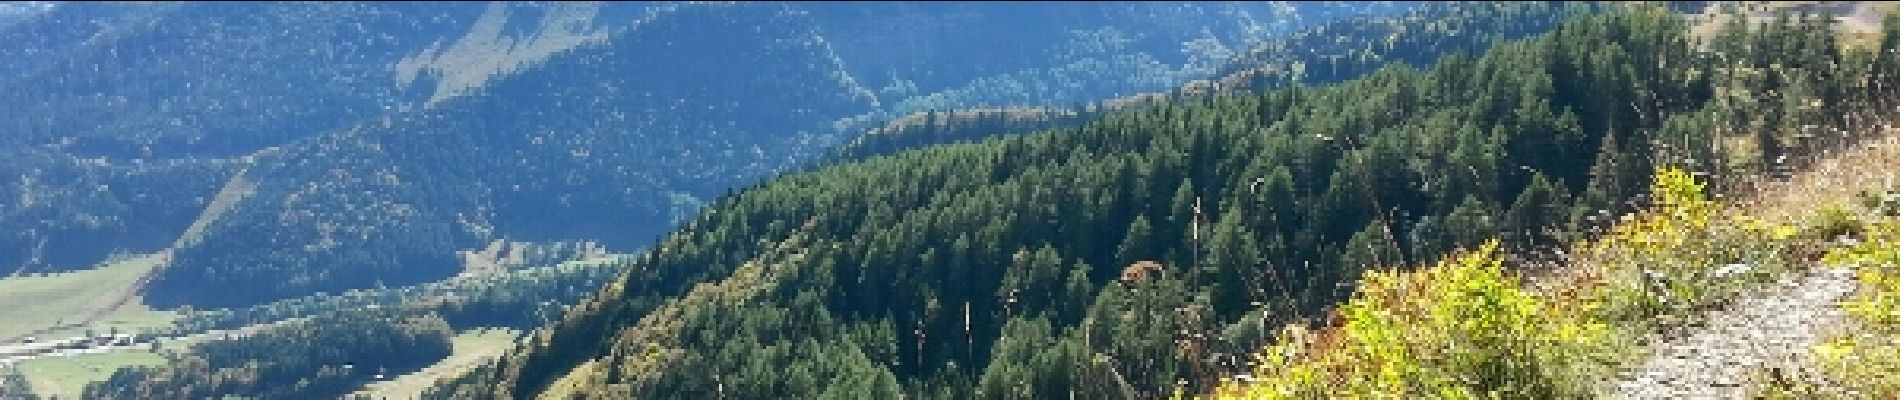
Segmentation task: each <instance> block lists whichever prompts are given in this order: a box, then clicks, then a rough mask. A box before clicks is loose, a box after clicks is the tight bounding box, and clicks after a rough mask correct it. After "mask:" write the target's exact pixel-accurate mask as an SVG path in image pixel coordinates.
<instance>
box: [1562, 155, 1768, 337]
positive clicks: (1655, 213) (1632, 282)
mask: <svg viewBox="0 0 1900 400" xmlns="http://www.w3.org/2000/svg"><path fill="white" fill-rule="evenodd" d="M1651 190H1652V191H1651V193H1653V194H1652V196H1654V198H1653V199H1652V202H1653V205H1652V208H1651V209H1650V210H1649V211H1648V212H1646V213H1644V214H1641V215H1638V216H1635V217H1632V218H1629V219H1628V220H1626V221H1625V222H1624V223H1622V224H1619V225H1618V226H1616V227H1615V228H1612V229H1611V230H1610V232H1608V233H1607V234H1605V235H1604V236H1603V237H1602V238H1600V239H1598V240H1596V241H1594V242H1591V243H1588V244H1586V245H1584V246H1583V248H1582V251H1581V253H1582V256H1581V257H1580V258H1582V259H1584V261H1585V263H1586V264H1588V267H1591V268H1596V269H1597V270H1598V271H1600V272H1601V273H1602V274H1603V275H1604V280H1603V283H1604V285H1603V287H1601V288H1598V290H1597V291H1596V292H1595V293H1594V295H1595V296H1596V297H1597V298H1598V299H1599V301H1602V302H1604V303H1605V304H1606V310H1605V313H1606V317H1607V318H1609V319H1610V320H1613V321H1618V322H1619V325H1626V326H1631V327H1633V328H1635V329H1636V330H1639V331H1640V330H1643V329H1645V328H1647V327H1649V326H1656V327H1663V328H1668V327H1673V326H1677V325H1680V324H1682V323H1684V322H1686V321H1687V320H1688V319H1689V318H1690V316H1693V315H1695V314H1698V313H1699V312H1700V311H1704V310H1707V309H1710V308H1714V307H1718V306H1720V305H1721V304H1722V301H1723V300H1724V299H1730V298H1733V297H1735V295H1737V294H1740V293H1741V291H1743V290H1747V289H1748V288H1751V287H1755V286H1756V285H1759V284H1761V283H1764V282H1767V281H1768V280H1769V279H1770V278H1772V277H1774V276H1777V275H1778V274H1779V273H1780V272H1782V271H1786V270H1788V269H1789V266H1790V265H1792V260H1790V258H1789V254H1791V249H1792V246H1794V244H1793V243H1794V241H1793V240H1791V239H1794V238H1796V237H1797V236H1798V235H1800V233H1801V232H1800V229H1798V228H1795V227H1793V226H1789V225H1785V224H1779V223H1775V222H1770V221H1764V220H1761V219H1758V218H1755V217H1751V216H1748V215H1741V214H1724V213H1721V211H1722V210H1721V209H1719V208H1718V207H1717V206H1716V204H1715V203H1714V202H1712V201H1709V200H1708V199H1707V197H1706V195H1705V194H1704V190H1705V188H1704V186H1703V184H1702V183H1700V182H1698V181H1696V179H1695V177H1693V176H1692V175H1690V174H1689V173H1687V172H1684V171H1682V170H1680V169H1675V168H1662V169H1660V170H1658V171H1657V173H1656V178H1655V181H1654V183H1653V184H1652V189H1651Z"/></svg>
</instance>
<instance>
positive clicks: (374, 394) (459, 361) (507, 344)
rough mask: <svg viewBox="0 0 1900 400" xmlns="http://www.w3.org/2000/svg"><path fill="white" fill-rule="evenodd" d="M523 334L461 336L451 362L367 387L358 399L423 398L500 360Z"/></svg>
mask: <svg viewBox="0 0 1900 400" xmlns="http://www.w3.org/2000/svg"><path fill="white" fill-rule="evenodd" d="M520 336H521V332H520V331H516V330H512V329H479V330H473V331H468V332H462V333H461V334H457V335H455V337H454V338H453V339H451V340H452V341H453V343H454V345H455V350H454V353H452V354H450V355H449V357H448V358H445V359H442V361H438V362H436V363H435V364H434V365H430V366H428V367H425V368H423V369H422V370H421V371H416V372H414V373H410V374H407V375H403V376H398V377H395V378H394V379H390V380H386V381H381V382H376V383H372V384H370V385H369V386H368V387H364V388H363V390H361V391H358V392H357V393H356V395H363V396H369V397H371V398H377V399H414V398H418V397H421V395H422V391H423V390H424V389H428V388H429V387H432V386H434V385H435V382H436V380H438V379H444V378H450V377H454V376H457V375H461V374H462V373H463V372H466V371H467V370H468V369H469V368H473V367H475V366H477V365H480V364H481V363H482V362H485V361H487V360H489V359H492V358H494V357H497V356H500V355H501V354H502V353H505V352H507V351H508V349H510V348H512V347H514V344H515V339H516V338H518V337H520Z"/></svg>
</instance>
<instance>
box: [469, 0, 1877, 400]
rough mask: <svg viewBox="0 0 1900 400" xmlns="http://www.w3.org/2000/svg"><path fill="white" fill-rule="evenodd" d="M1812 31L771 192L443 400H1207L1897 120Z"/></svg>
mask: <svg viewBox="0 0 1900 400" xmlns="http://www.w3.org/2000/svg"><path fill="white" fill-rule="evenodd" d="M1814 23H1817V22H1814V21H1813V20H1803V21H1790V20H1786V19H1784V20H1782V21H1781V22H1777V23H1773V24H1769V25H1768V26H1767V27H1765V28H1762V29H1760V30H1757V31H1755V32H1754V33H1751V34H1730V35H1726V36H1722V37H1720V38H1718V39H1717V40H1715V41H1714V42H1713V43H1711V44H1709V46H1710V47H1709V49H1710V51H1698V49H1697V47H1695V45H1694V44H1693V43H1692V42H1691V41H1690V40H1689V38H1688V36H1687V34H1686V31H1687V29H1686V28H1687V24H1686V23H1685V22H1684V20H1683V19H1682V18H1681V17H1680V16H1678V15H1674V14H1671V13H1668V12H1667V11H1665V10H1661V9H1657V8H1650V7H1635V8H1632V9H1630V10H1625V11H1620V12H1617V13H1614V14H1612V15H1609V16H1604V17H1590V18H1584V19H1581V20H1577V21H1572V22H1569V23H1566V24H1565V25H1563V26H1562V27H1560V28H1559V29H1557V30H1556V31H1554V32H1551V33H1548V34H1545V35H1541V36H1540V37H1538V38H1536V39H1533V40H1528V41H1521V42H1515V43H1510V44H1506V45H1502V46H1499V47H1496V48H1493V49H1492V50H1491V51H1489V52H1486V53H1485V54H1484V55H1482V56H1452V57H1446V58H1444V59H1442V60H1440V61H1438V62H1437V63H1436V64H1434V65H1433V66H1431V67H1430V68H1428V69H1424V70H1419V69H1414V68H1410V67H1406V66H1402V65H1393V66H1388V67H1385V68H1382V69H1380V70H1379V71H1377V72H1375V73H1372V74H1371V75H1369V76H1367V77H1364V78H1361V79H1357V80H1352V81H1349V82H1346V83H1342V84H1340V85H1337V86H1331V87H1292V88H1286V89H1280V90H1272V91H1265V92H1260V93H1249V94H1230V95H1222V96H1212V97H1206V98H1200V99H1195V100H1189V101H1180V102H1175V103H1170V104H1166V105H1161V106H1156V107H1147V108H1139V109H1134V110H1127V111H1122V112H1116V113H1112V114H1110V115H1108V116H1107V117H1105V118H1103V119H1101V120H1099V121H1095V122H1091V123H1088V124H1086V125H1084V126H1082V127H1079V128H1074V129H1064V130H1057V131H1052V132H1044V133H1038V134H1032V135H1024V136H1014V137H1006V138H999V139H993V140H987V141H983V142H980V143H973V144H961V145H949V146H939V147H930V148H926V149H921V150H916V151H909V152H904V153H899V154H897V155H894V156H888V157H877V158H873V159H870V160H867V161H865V162H861V163H849V164H843V165H836V166H832V167H828V168H824V169H821V170H818V171H813V172H809V173H800V174H794V175H790V176H786V177H784V178H781V179H779V180H775V181H773V182H770V183H766V184H763V185H761V186H759V187H756V188H752V189H749V190H746V191H743V192H741V193H739V194H736V195H734V196H730V197H726V198H723V199H721V200H720V201H719V202H717V203H716V204H715V205H714V206H712V207H711V209H710V210H708V211H707V212H706V213H704V214H703V215H702V216H701V217H699V218H697V219H695V220H694V221H693V222H692V223H691V224H690V225H688V226H687V227H686V228H684V229H683V230H681V231H680V232H677V233H675V234H673V235H670V236H669V237H668V238H667V239H666V240H664V241H663V242H662V244H661V245H660V246H659V247H658V248H657V249H656V250H655V251H654V252H652V253H651V254H649V255H647V256H646V257H645V258H644V259H642V260H641V261H639V262H636V263H635V264H634V266H633V267H632V270H631V271H630V273H629V274H628V275H627V276H626V277H625V278H624V279H623V280H622V281H620V282H617V283H615V284H613V285H610V286H609V287H608V288H607V289H606V290H605V291H604V292H602V294H601V295H599V297H598V298H596V299H594V300H592V301H589V302H588V303H586V304H585V305H583V306H582V307H579V308H577V309H576V310H575V311H573V312H570V313H569V315H568V318H567V319H566V321H563V322H562V323H561V324H559V325H557V326H556V327H555V328H554V329H553V330H550V331H547V332H544V333H542V334H541V335H540V336H539V337H537V338H536V342H535V343H534V344H533V345H531V346H529V347H526V348H524V349H522V351H521V352H519V354H516V355H514V356H512V357H510V358H508V359H505V360H504V361H502V362H501V363H499V364H497V365H496V366H494V367H492V368H489V369H487V370H484V371H480V372H478V373H476V374H473V375H471V376H469V377H467V378H465V379H464V380H463V381H462V382H459V384H457V385H454V386H451V387H449V388H447V389H445V390H443V391H441V392H439V393H438V394H440V395H445V396H456V395H472V394H481V395H490V396H501V397H510V396H514V397H525V396H533V395H535V394H537V393H544V392H546V393H545V394H557V395H567V394H577V395H594V396H608V397H612V396H620V395H628V394H631V395H635V396H658V397H668V396H687V397H693V396H705V395H711V394H712V393H714V392H720V393H724V394H726V395H739V396H745V397H787V396H789V397H810V396H818V395H822V394H827V393H829V394H843V393H855V394H864V393H884V394H893V393H899V392H902V393H911V394H915V395H926V396H931V397H968V396H972V395H979V394H980V395H983V396H993V397H1017V396H1028V397H1047V396H1055V395H1058V394H1066V393H1079V394H1083V395H1090V396H1110V395H1128V396H1139V397H1146V396H1157V395H1162V394H1165V393H1168V392H1170V391H1173V390H1177V388H1178V389H1183V390H1187V391H1189V392H1199V391H1205V390H1207V389H1208V388H1210V387H1211V385H1212V382H1213V379H1215V377H1217V376H1220V375H1221V374H1219V373H1217V372H1218V371H1233V370H1236V369H1237V368H1240V366H1241V365H1242V361H1244V360H1245V359H1246V358H1247V355H1248V354H1250V352H1251V351H1253V349H1255V348H1256V346H1257V345H1258V344H1260V343H1261V341H1262V340H1263V339H1264V338H1265V333H1264V332H1263V330H1264V329H1262V327H1265V326H1279V325H1280V324H1283V323H1286V322H1289V321H1293V320H1294V319H1296V318H1302V317H1316V316H1319V315H1320V314H1321V312H1322V310H1324V309H1326V308H1328V307H1329V306H1330V305H1331V304H1333V303H1335V302H1336V301H1338V300H1340V299H1342V297H1343V294H1344V293H1348V292H1349V291H1350V289H1351V287H1350V283H1351V282H1353V281H1354V279H1356V278H1357V277H1358V276H1359V274H1360V272H1361V271H1364V270H1366V269H1368V268H1373V267H1374V266H1382V265H1411V264H1414V263H1416V262H1417V261H1416V260H1430V259H1435V258H1437V257H1438V256H1440V255H1442V254H1445V253H1446V252H1447V251H1449V250H1451V249H1455V248H1459V247H1470V246H1474V245H1476V244H1478V243H1479V242H1480V241H1482V240H1484V239H1486V238H1488V237H1493V236H1502V237H1503V238H1504V242H1505V245H1506V248H1507V249H1510V250H1511V251H1512V252H1514V253H1519V254H1526V253H1530V251H1531V250H1533V249H1536V248H1539V247H1540V246H1548V245H1553V244H1555V243H1559V242H1560V241H1561V240H1562V239H1564V238H1566V237H1567V236H1568V235H1567V234H1566V233H1565V232H1577V231H1582V230H1584V228H1588V227H1592V226H1598V225H1602V224H1607V223H1608V221H1610V220H1612V219H1613V218H1614V217H1615V216H1616V215H1619V214H1622V213H1625V212H1628V211H1630V210H1632V207H1631V206H1629V205H1628V204H1629V203H1627V202H1626V200H1628V199H1631V198H1633V197H1635V196H1637V195H1639V194H1641V193H1642V192H1643V191H1645V190H1646V187H1647V186H1646V182H1647V176H1648V174H1649V172H1650V171H1651V170H1652V168H1653V167H1652V166H1653V165H1656V164H1657V163H1658V162H1662V163H1668V164H1671V165H1685V166H1688V167H1689V168H1691V169H1692V170H1701V171H1714V170H1717V169H1721V170H1756V169H1766V168H1768V167H1769V166H1772V165H1773V163H1774V161H1775V160H1778V159H1780V157H1781V156H1783V155H1787V154H1798V153H1801V152H1805V151H1808V149H1809V148H1810V147H1811V146H1810V144H1809V143H1808V142H1807V141H1805V139H1804V138H1809V137H1813V136H1814V135H1816V134H1819V133H1822V132H1821V131H1819V130H1820V129H1822V128H1820V127H1826V126H1837V125H1838V123H1840V122H1842V121H1844V120H1847V119H1851V118H1852V117H1851V116H1852V115H1858V114H1856V113H1855V112H1853V110H1856V109H1858V107H1865V106H1868V105H1872V104H1876V103H1878V102H1881V101H1885V100H1884V98H1883V97H1878V96H1874V95H1873V94H1874V93H1876V92H1874V91H1872V90H1870V89H1869V88H1870V87H1871V86H1870V85H1875V84H1878V83H1879V82H1881V80H1880V79H1875V78H1872V77H1877V76H1879V75H1876V74H1875V71H1880V70H1881V68H1890V67H1888V65H1890V64H1892V61H1891V60H1888V59H1886V58H1884V57H1874V56H1873V55H1872V54H1874V53H1869V52H1865V51H1851V52H1850V51H1844V50H1843V49H1842V47H1841V46H1839V45H1837V44H1836V43H1835V42H1834V39H1833V36H1832V35H1831V34H1830V33H1828V31H1827V30H1826V29H1813V28H1808V29H1797V28H1798V27H1799V26H1800V25H1801V24H1814ZM1855 61H1859V62H1855ZM1744 94H1745V95H1744ZM1817 105H1818V107H1817ZM1822 108H1825V109H1828V110H1830V112H1820V111H1819V110H1820V109H1822ZM1737 127H1749V128H1750V129H1748V130H1740V129H1735V128H1737ZM1743 132H1746V133H1743ZM1717 143H1720V144H1723V145H1722V146H1717V145H1716V144H1717ZM1004 338H1007V339H1004ZM1102 382H1117V383H1118V384H1116V385H1103V384H1101V383H1102ZM1182 383H1185V386H1180V385H1181V384H1182ZM874 397H875V395H874Z"/></svg>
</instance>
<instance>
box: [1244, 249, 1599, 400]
mask: <svg viewBox="0 0 1900 400" xmlns="http://www.w3.org/2000/svg"><path fill="white" fill-rule="evenodd" d="M1358 287H1359V291H1358V292H1357V293H1355V294H1354V296H1353V299H1352V300H1351V301H1349V302H1347V303H1346V304H1345V305H1344V306H1342V307H1341V311H1340V315H1341V318H1342V320H1343V321H1342V322H1341V325H1340V327H1339V329H1338V330H1337V331H1309V330H1306V329H1304V328H1301V327H1290V328H1289V331H1288V332H1287V333H1286V334H1284V335H1283V336H1282V338H1283V341H1282V342H1281V343H1280V344H1278V345H1275V346H1272V347H1269V348H1267V349H1266V350H1265V351H1264V352H1263V353H1262V355H1261V359H1260V360H1259V364H1258V365H1257V367H1256V368H1255V370H1254V371H1253V374H1252V375H1251V376H1249V377H1246V378H1242V379H1239V380H1237V381H1235V382H1233V383H1231V384H1230V385H1229V386H1226V387H1224V388H1222V390H1220V391H1218V392H1216V395H1217V397H1231V398H1249V399H1253V398H1270V399H1276V398H1287V399H1302V398H1419V397H1430V398H1454V399H1459V398H1462V399H1477V398H1581V397H1587V396H1588V395H1589V394H1590V390H1591V387H1590V386H1589V384H1591V383H1593V382H1594V381H1593V380H1591V379H1588V378H1589V377H1590V375H1588V374H1587V373H1589V372H1595V371H1594V370H1591V369H1589V367H1591V363H1592V362H1595V361H1593V360H1594V359H1595V358H1596V357H1598V356H1599V355H1601V354H1605V350H1606V347H1605V346H1607V345H1608V343H1609V342H1608V338H1607V336H1608V335H1609V334H1610V333H1611V331H1610V329H1609V327H1608V326H1607V325H1605V324H1603V323H1602V322H1601V321H1597V320H1594V319H1591V318H1590V315H1589V314H1588V313H1582V312H1578V310H1574V309H1569V308H1566V307H1565V306H1564V305H1562V304H1563V303H1561V302H1558V301H1553V300H1551V299H1545V298H1542V297H1540V296H1539V295H1537V294H1535V293H1532V292H1529V291H1526V290H1525V289H1522V288H1520V287H1519V286H1518V279H1517V277H1515V276H1514V275H1513V274H1510V273H1508V272H1505V270H1504V269H1503V267H1502V265H1501V261H1500V260H1499V256H1498V244H1497V243H1496V242H1491V243H1487V244H1485V245H1483V246H1480V247H1478V248H1477V249H1475V250H1473V251H1470V252H1467V253H1463V254H1459V255H1456V256H1452V257H1448V258H1446V259H1445V260H1443V261H1441V262H1439V263H1438V264H1437V265H1435V266H1431V267H1427V268H1424V269H1421V270H1418V271H1414V272H1379V271H1373V272H1370V273H1368V274H1367V275H1366V276H1365V278H1364V279H1363V280H1361V281H1360V283H1359V286H1358Z"/></svg>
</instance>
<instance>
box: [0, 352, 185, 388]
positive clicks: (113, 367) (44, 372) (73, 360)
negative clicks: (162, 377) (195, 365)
mask: <svg viewBox="0 0 1900 400" xmlns="http://www.w3.org/2000/svg"><path fill="white" fill-rule="evenodd" d="M170 361H171V360H169V359H166V358H165V357H163V356H160V355H158V354H154V353H150V352H143V351H129V352H112V353H98V354H82V355H69V356H59V357H46V358H40V359H35V360H27V361H22V362H20V363H19V364H18V365H16V366H15V368H16V369H18V370H19V374H20V377H21V379H23V380H24V381H25V383H27V384H28V385H29V386H30V388H31V389H32V393H33V394H34V395H38V396H40V397H44V398H61V399H76V398H80V394H82V393H84V391H85V389H86V385H88V384H92V383H95V382H103V381H105V380H106V378H109V377H111V376H112V374H113V373H114V372H117V371H118V370H119V369H121V368H132V367H147V368H150V367H157V366H162V365H165V363H167V362H170ZM0 393H4V391H0ZM7 398H11V397H7Z"/></svg>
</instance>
